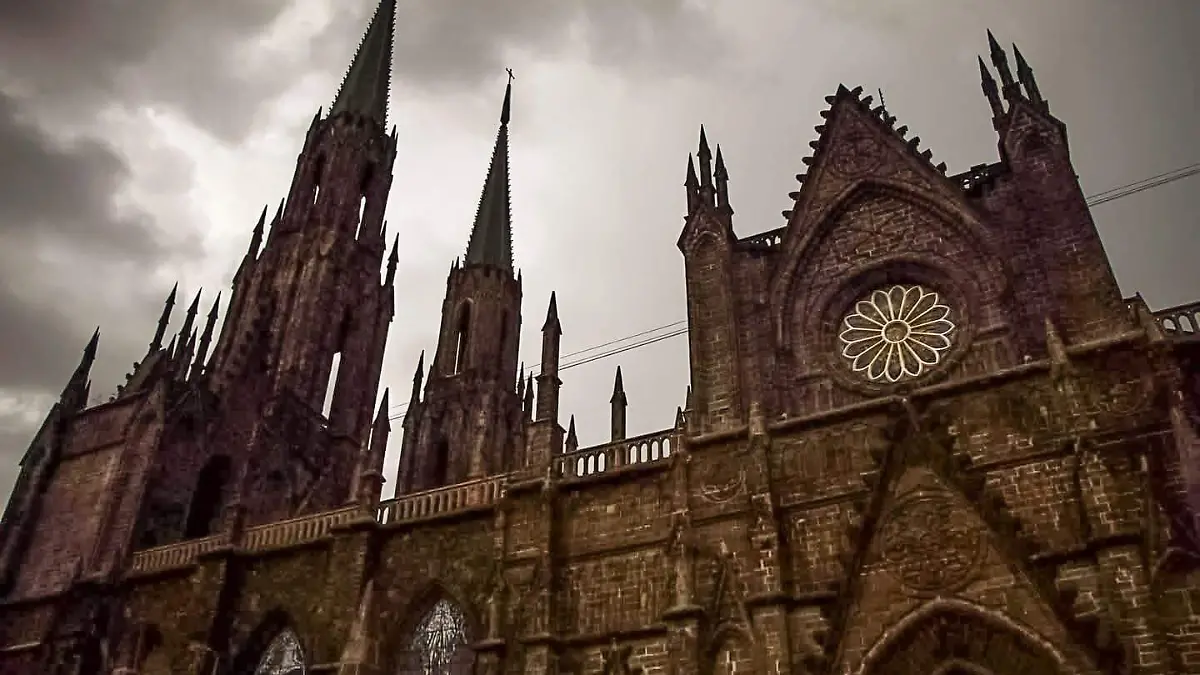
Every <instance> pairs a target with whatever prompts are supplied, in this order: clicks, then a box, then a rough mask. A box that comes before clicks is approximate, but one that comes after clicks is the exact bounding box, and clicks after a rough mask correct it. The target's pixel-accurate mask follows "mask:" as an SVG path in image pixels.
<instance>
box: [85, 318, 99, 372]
mask: <svg viewBox="0 0 1200 675" xmlns="http://www.w3.org/2000/svg"><path fill="white" fill-rule="evenodd" d="M99 346H100V326H96V330H95V332H93V333H92V338H91V339H90V340H88V343H87V346H85V347H84V348H83V360H84V361H86V362H87V363H89V364H91V362H92V361H95V360H96V349H97V348H98V347H99Z"/></svg>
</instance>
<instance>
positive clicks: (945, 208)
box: [768, 177, 1011, 346]
mask: <svg viewBox="0 0 1200 675" xmlns="http://www.w3.org/2000/svg"><path fill="white" fill-rule="evenodd" d="M872 196H882V197H890V198H892V199H896V200H899V201H901V202H904V203H907V204H910V205H911V206H912V207H914V208H916V209H918V210H920V211H923V212H925V213H928V214H929V215H931V216H933V217H934V218H935V219H937V220H938V221H939V222H941V223H943V224H944V225H945V226H946V227H948V228H950V229H951V230H953V231H955V232H956V233H957V234H958V235H959V236H961V237H962V239H963V241H964V242H965V243H966V245H967V246H969V247H970V248H971V249H972V250H974V251H975V252H976V253H977V254H978V255H979V256H980V258H981V259H982V260H984V261H986V262H987V264H988V265H989V267H993V266H994V269H992V270H990V271H992V272H995V273H998V276H999V277H1001V278H1000V279H997V280H996V281H997V282H999V283H1001V284H1004V285H1007V284H1008V283H1009V280H1010V279H1011V274H1010V272H1009V270H1008V268H1007V265H1006V264H1005V263H1004V259H1003V257H1002V256H1000V255H999V253H998V249H997V247H996V245H995V243H994V242H993V238H992V237H991V236H990V235H989V233H988V232H987V230H986V229H985V228H984V225H983V223H982V221H981V220H980V218H979V216H978V214H977V213H976V212H975V211H974V210H973V209H971V208H970V207H969V206H968V205H967V204H966V203H965V202H961V200H955V199H954V198H953V197H949V196H946V195H939V194H936V193H934V192H931V191H929V190H927V189H923V188H921V187H918V186H915V185H911V184H907V183H902V182H899V181H895V180H890V179H886V178H881V177H871V178H864V179H861V180H857V181H855V182H854V183H852V184H850V185H849V186H847V187H846V188H845V189H844V190H842V191H841V192H840V193H839V194H838V195H837V196H835V197H834V198H832V199H831V200H829V201H828V202H827V203H826V204H824V205H822V206H821V207H819V208H818V210H817V211H816V212H815V213H812V212H810V211H809V210H808V209H796V212H795V213H796V215H794V216H793V220H792V221H791V222H790V223H789V225H788V234H787V235H786V236H785V237H784V251H783V259H782V260H781V261H780V263H779V266H778V267H777V268H776V274H775V277H774V279H773V280H772V281H771V283H770V288H769V291H768V297H769V300H770V304H771V311H772V314H773V316H772V319H773V323H774V328H775V330H774V332H775V337H776V342H777V343H778V344H779V345H780V346H783V345H788V344H791V341H792V339H793V336H792V335H791V328H790V323H791V322H789V321H787V320H786V319H785V317H786V316H787V315H788V313H789V312H791V311H792V298H793V295H794V293H795V287H796V284H797V283H798V282H799V281H800V279H801V277H802V276H803V275H804V270H806V269H807V267H808V266H807V265H806V264H805V262H806V260H807V259H808V258H809V257H811V256H812V255H814V254H815V252H816V251H817V250H818V247H819V246H820V244H821V242H822V241H824V239H825V237H826V235H828V234H829V232H830V231H831V229H832V228H834V227H835V226H837V224H838V221H839V218H841V216H842V215H843V214H844V213H845V212H846V211H847V210H849V209H851V208H852V207H853V206H854V205H855V204H857V203H859V202H860V201H861V200H862V199H864V198H870V197H872ZM802 220H806V221H808V222H802Z"/></svg>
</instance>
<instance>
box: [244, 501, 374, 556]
mask: <svg viewBox="0 0 1200 675" xmlns="http://www.w3.org/2000/svg"><path fill="white" fill-rule="evenodd" d="M357 512H358V506H357V505H356V506H347V507H343V508H340V509H337V510H335V511H326V512H324V513H316V514H313V515H311V516H301V517H299V518H292V519H290V520H281V521H279V522H277V523H267V524H266V525H259V526H257V527H249V528H246V532H245V534H244V535H243V536H242V543H241V547H240V548H242V549H243V550H246V551H250V552H257V551H270V550H274V549H280V548H287V547H289V546H295V545H296V544H303V543H307V542H310V541H315V540H317V539H320V538H322V537H324V536H325V535H327V534H329V531H330V530H331V529H332V528H334V527H336V526H338V525H343V524H345V523H348V522H350V520H351V519H352V518H353V517H354V514H355V513H357Z"/></svg>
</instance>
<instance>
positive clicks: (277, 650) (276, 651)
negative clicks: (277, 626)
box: [254, 628, 308, 675]
mask: <svg viewBox="0 0 1200 675" xmlns="http://www.w3.org/2000/svg"><path fill="white" fill-rule="evenodd" d="M307 672H308V670H307V668H306V666H305V664H304V650H303V649H302V648H301V647H300V639H299V638H297V637H296V634H295V633H294V632H292V630H291V629H288V628H285V629H283V630H282V631H280V633H279V635H276V636H275V639H274V640H272V641H271V644H270V645H268V646H267V651H266V652H264V653H263V655H262V659H260V660H259V662H258V667H257V668H255V669H254V675H305V674H306V673H307Z"/></svg>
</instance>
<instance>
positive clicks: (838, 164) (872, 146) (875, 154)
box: [829, 127, 883, 178]
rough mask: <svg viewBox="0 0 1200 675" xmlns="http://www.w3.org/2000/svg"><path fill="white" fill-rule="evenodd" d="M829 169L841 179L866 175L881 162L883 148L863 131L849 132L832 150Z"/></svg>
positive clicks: (860, 129)
mask: <svg viewBox="0 0 1200 675" xmlns="http://www.w3.org/2000/svg"><path fill="white" fill-rule="evenodd" d="M832 150H833V155H832V156H830V158H829V168H830V169H831V170H832V171H833V172H834V173H836V174H838V175H839V176H842V177H843V178H858V177H860V176H863V175H865V174H868V173H870V172H872V171H874V170H875V169H877V168H879V165H880V164H881V163H882V162H883V148H882V147H881V146H880V143H879V141H878V140H877V139H875V138H874V137H873V136H871V135H870V133H869V132H867V131H866V130H865V129H862V128H861V127H857V128H855V129H853V130H852V131H850V132H849V133H848V135H847V136H846V138H845V139H843V141H842V142H841V143H838V145H837V146H836V147H834V148H833V149H832Z"/></svg>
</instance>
